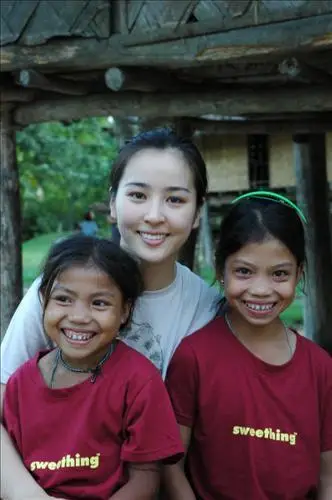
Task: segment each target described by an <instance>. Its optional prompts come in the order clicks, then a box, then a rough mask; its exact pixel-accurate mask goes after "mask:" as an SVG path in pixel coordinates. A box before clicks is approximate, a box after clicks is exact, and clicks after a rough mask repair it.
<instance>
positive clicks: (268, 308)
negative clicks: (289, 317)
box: [246, 302, 273, 311]
mask: <svg viewBox="0 0 332 500" xmlns="http://www.w3.org/2000/svg"><path fill="white" fill-rule="evenodd" d="M246 306H247V307H248V309H252V310H253V311H271V309H272V308H273V304H249V303H248V302H247V303H246Z"/></svg>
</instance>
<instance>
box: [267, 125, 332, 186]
mask: <svg viewBox="0 0 332 500" xmlns="http://www.w3.org/2000/svg"><path fill="white" fill-rule="evenodd" d="M326 164H327V176H328V181H329V182H330V183H332V132H329V133H327V134H326ZM269 165H270V187H271V188H283V187H287V186H295V168H294V156H293V143H292V136H291V135H283V134H280V135H279V134H278V135H271V136H270V137H269Z"/></svg>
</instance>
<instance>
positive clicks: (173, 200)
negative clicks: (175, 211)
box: [167, 196, 185, 205]
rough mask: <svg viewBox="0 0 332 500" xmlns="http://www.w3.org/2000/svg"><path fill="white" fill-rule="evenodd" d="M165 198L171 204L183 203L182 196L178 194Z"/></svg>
mask: <svg viewBox="0 0 332 500" xmlns="http://www.w3.org/2000/svg"><path fill="white" fill-rule="evenodd" d="M167 200H168V201H170V202H171V203H173V204H176V205H180V204H181V203H185V200H184V198H180V197H179V196H169V197H168V198H167Z"/></svg>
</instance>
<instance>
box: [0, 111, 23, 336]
mask: <svg viewBox="0 0 332 500" xmlns="http://www.w3.org/2000/svg"><path fill="white" fill-rule="evenodd" d="M0 116H1V122H0V131H1V134H0V136H1V183H0V184H1V187H0V190H1V252H0V255H1V266H0V269H1V271H0V272H1V307H0V311H1V338H2V337H3V335H4V334H5V332H6V329H7V326H8V324H9V321H10V319H11V317H12V315H13V313H14V311H15V309H16V307H17V305H18V303H19V302H20V300H21V297H22V260H21V227H20V194H19V175H18V169H17V163H16V142H15V132H14V130H13V128H12V107H11V106H10V105H9V104H2V105H1V113H0Z"/></svg>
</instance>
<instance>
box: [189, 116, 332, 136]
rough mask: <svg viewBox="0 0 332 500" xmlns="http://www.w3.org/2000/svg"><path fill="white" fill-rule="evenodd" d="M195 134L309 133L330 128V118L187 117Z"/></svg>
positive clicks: (331, 127) (331, 124)
mask: <svg viewBox="0 0 332 500" xmlns="http://www.w3.org/2000/svg"><path fill="white" fill-rule="evenodd" d="M188 120H190V121H191V125H192V127H193V128H194V130H195V135H243V134H245V135H247V134H295V133H296V134H310V133H319V132H328V131H330V130H332V118H331V119H330V120H320V119H319V118H318V119H316V120H300V119H298V120H289V121H284V120H278V121H271V120H265V121H264V120H258V121H255V120H245V121H235V120H234V121H220V122H217V121H208V120H200V119H189V118H188Z"/></svg>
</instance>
